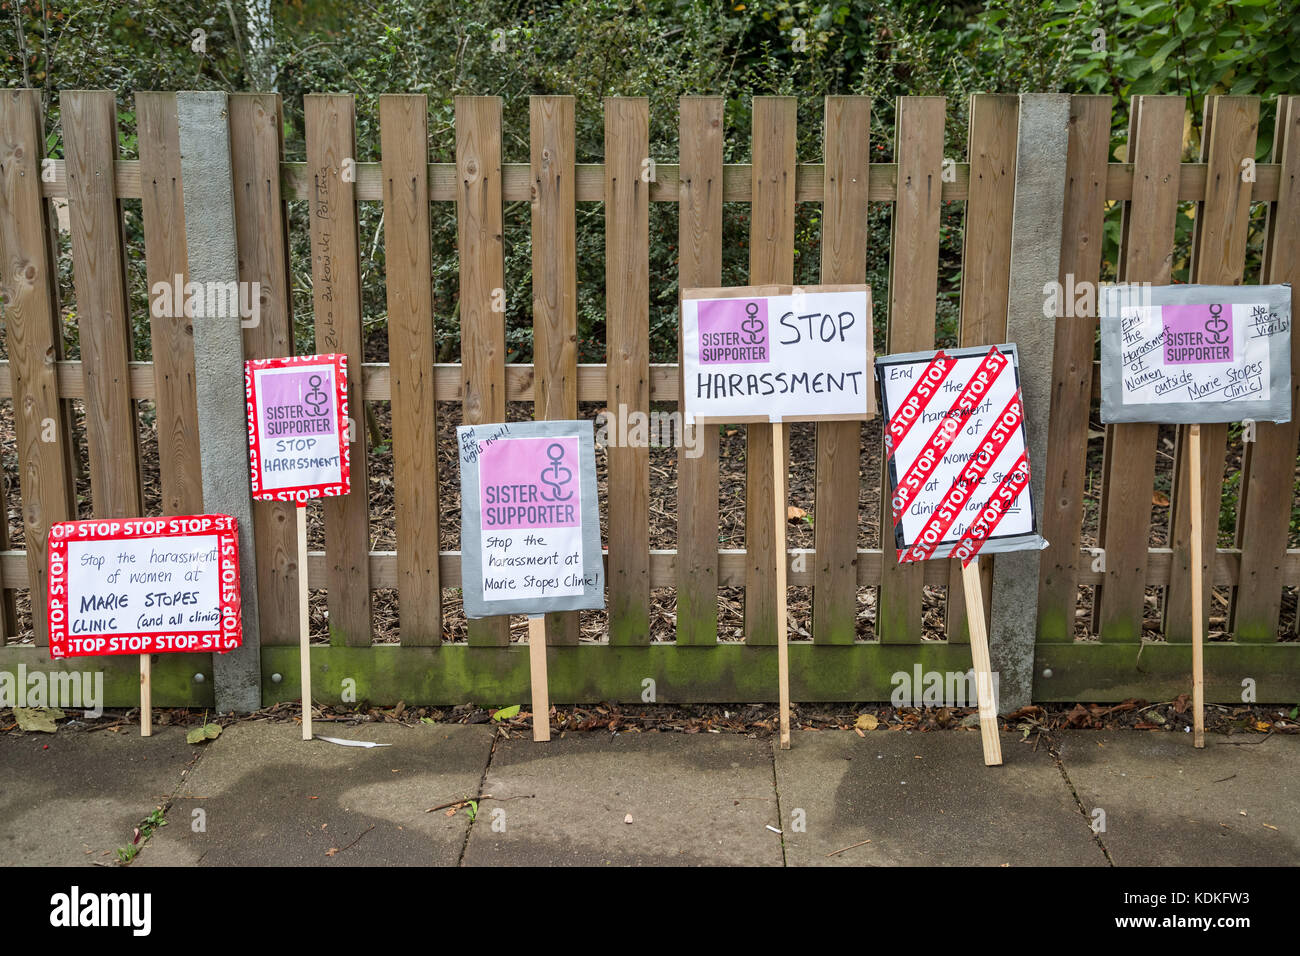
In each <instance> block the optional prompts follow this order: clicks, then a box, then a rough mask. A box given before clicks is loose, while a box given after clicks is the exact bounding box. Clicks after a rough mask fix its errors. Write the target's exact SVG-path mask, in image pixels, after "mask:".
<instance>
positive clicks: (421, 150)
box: [379, 94, 442, 645]
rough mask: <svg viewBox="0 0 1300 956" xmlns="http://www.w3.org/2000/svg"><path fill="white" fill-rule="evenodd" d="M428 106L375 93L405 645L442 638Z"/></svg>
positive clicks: (420, 98) (405, 97)
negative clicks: (376, 96)
mask: <svg viewBox="0 0 1300 956" xmlns="http://www.w3.org/2000/svg"><path fill="white" fill-rule="evenodd" d="M428 113H429V107H428V101H427V100H426V98H425V97H424V95H423V94H418V95H391V96H381V97H380V98H379V131H380V146H381V149H382V152H383V156H382V160H383V178H384V259H385V262H386V263H387V278H388V362H389V375H390V377H391V380H392V406H393V462H394V475H393V484H394V491H395V495H394V497H395V501H396V515H397V517H396V522H397V590H398V613H399V617H400V626H401V641H402V643H403V644H404V645H431V644H438V643H441V641H442V592H441V590H440V584H439V577H438V547H439V543H438V537H439V535H438V455H437V434H438V431H437V403H436V402H435V400H434V390H433V363H434V356H435V353H434V341H433V286H432V284H431V278H430V277H431V275H432V270H433V265H432V261H433V253H432V249H431V237H430V233H429V167H428V162H429V146H428V134H429V115H428Z"/></svg>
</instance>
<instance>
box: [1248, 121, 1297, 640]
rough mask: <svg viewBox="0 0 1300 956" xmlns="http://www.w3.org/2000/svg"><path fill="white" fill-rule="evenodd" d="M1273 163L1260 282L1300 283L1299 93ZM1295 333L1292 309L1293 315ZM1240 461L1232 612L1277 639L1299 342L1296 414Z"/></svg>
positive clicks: (1266, 430)
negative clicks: (1276, 172)
mask: <svg viewBox="0 0 1300 956" xmlns="http://www.w3.org/2000/svg"><path fill="white" fill-rule="evenodd" d="M1272 160H1273V162H1275V163H1279V164H1280V165H1281V167H1282V175H1281V177H1280V179H1279V181H1278V196H1277V202H1275V203H1273V204H1272V205H1271V206H1270V207H1269V211H1268V229H1267V234H1266V238H1265V241H1264V264H1263V269H1262V270H1261V271H1262V273H1263V274H1262V276H1261V279H1260V281H1262V282H1266V283H1273V282H1289V283H1291V285H1292V287H1293V288H1294V287H1295V286H1297V285H1300V252H1298V250H1300V96H1280V97H1278V101H1277V125H1276V129H1275V132H1274V139H1273V157H1272ZM1292 329H1293V331H1292V337H1293V339H1294V334H1295V333H1294V316H1293V318H1292ZM1255 428H1256V433H1255V440H1254V441H1253V442H1249V443H1247V444H1246V454H1245V460H1244V461H1243V463H1242V476H1241V491H1240V494H1241V504H1240V508H1239V511H1238V514H1239V520H1238V522H1237V547H1238V548H1240V549H1241V575H1240V577H1239V579H1238V586H1237V590H1236V595H1235V600H1234V602H1233V611H1232V631H1233V633H1234V634H1235V635H1236V639H1237V640H1238V641H1263V642H1271V641H1275V640H1277V628H1278V623H1279V620H1280V617H1281V612H1282V603H1281V602H1282V581H1283V576H1282V567H1283V563H1284V562H1285V561H1286V545H1287V530H1288V524H1289V522H1288V521H1286V520H1284V516H1286V515H1289V514H1290V513H1291V507H1292V501H1293V498H1294V494H1295V492H1294V490H1293V482H1294V480H1295V461H1296V443H1297V441H1298V440H1300V348H1297V347H1296V346H1295V345H1294V344H1292V346H1291V421H1289V422H1286V423H1284V424H1281V425H1279V424H1275V423H1274V422H1259V423H1258V424H1257V425H1256V426H1255Z"/></svg>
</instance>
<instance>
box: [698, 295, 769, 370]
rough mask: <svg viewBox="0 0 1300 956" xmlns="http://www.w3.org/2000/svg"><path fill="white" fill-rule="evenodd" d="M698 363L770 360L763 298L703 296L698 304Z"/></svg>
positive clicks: (723, 363)
mask: <svg viewBox="0 0 1300 956" xmlns="http://www.w3.org/2000/svg"><path fill="white" fill-rule="evenodd" d="M699 332H700V364H701V365H748V364H753V363H755V362H769V361H771V357H772V355H771V351H770V350H769V348H768V335H769V332H770V323H769V322H768V315H767V300H766V299H705V300H703V301H701V302H700V304H699Z"/></svg>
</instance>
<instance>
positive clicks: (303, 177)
mask: <svg viewBox="0 0 1300 956" xmlns="http://www.w3.org/2000/svg"><path fill="white" fill-rule="evenodd" d="M501 169H502V183H503V196H504V198H505V200H506V201H507V202H528V201H530V200H531V198H532V171H531V169H530V168H529V164H528V163H505V164H503V165H502V168H501ZM952 169H953V176H952V180H951V181H950V182H946V183H942V184H941V185H942V194H943V198H944V199H945V200H949V201H952V202H964V201H965V200H967V199H969V198H970V192H969V190H970V165H969V164H968V163H955V164H954V165H953V167H952ZM51 170H52V171H53V175H52V178H50V179H48V180H46V179H43V180H42V182H41V195H42V196H44V197H45V198H46V199H64V198H67V195H68V187H67V176H66V172H65V168H64V164H63V160H61V159H56V160H54V164H53V166H52V167H51ZM280 170H281V178H282V180H283V182H284V191H285V193H286V195H287V196H288V198H290V199H307V198H309V197H310V195H311V182H310V176H311V174H310V173H309V172H308V168H307V164H306V163H281V164H280ZM679 170H680V167H678V166H677V165H675V164H673V163H659V164H656V167H655V174H656V175H655V182H653V183H651V184H650V201H651V202H678V201H679V200H680V198H681V184H680V182H679V180H678V175H679ZM575 174H576V180H577V182H576V186H577V198H578V202H603V201H604V199H605V170H604V167H603V166H602V165H601V164H600V163H579V164H578V165H577V167H576V169H575ZM1255 174H1256V179H1255V190H1254V201H1255V202H1274V201H1276V199H1277V198H1278V190H1279V181H1280V179H1281V176H1282V168H1281V166H1280V165H1279V164H1277V163H1257V164H1256V165H1255ZM1133 175H1134V173H1133V164H1132V163H1110V164H1108V166H1107V169H1106V185H1105V191H1106V199H1107V201H1112V202H1119V201H1123V200H1128V199H1132V198H1133ZM114 177H115V179H116V182H117V195H118V198H119V199H139V198H140V191H141V188H140V164H139V162H138V161H136V160H132V159H123V160H118V161H117V163H116V164H115V170H114ZM751 177H752V169H751V167H750V165H749V164H748V163H727V164H726V165H725V166H724V167H723V172H722V190H723V201H724V202H749V201H750V200H751V199H752V198H753V192H752V185H753V184H752V182H751ZM822 180H823V172H822V168H821V164H819V163H800V164H799V166H798V167H797V169H796V171H795V198H796V199H798V201H799V202H821V201H822V200H823V199H824V198H825V194H824V193H823V188H822V187H823V182H822ZM455 181H456V164H455V163H430V164H429V198H430V199H431V200H432V201H434V202H454V201H455V199H456V186H455ZM1205 182H1206V167H1205V164H1204V163H1183V164H1182V167H1181V169H1180V170H1179V178H1178V199H1179V201H1180V202H1194V201H1199V200H1202V199H1204V198H1205ZM868 190H869V191H868V198H869V199H870V200H871V201H872V202H893V201H894V200H895V199H896V198H897V195H898V167H897V166H896V165H895V164H894V163H876V164H874V165H873V166H872V167H871V182H870V184H869V186H868ZM383 198H384V190H383V174H382V171H381V169H380V164H379V163H357V199H358V200H361V201H363V202H364V201H368V200H373V201H376V202H377V201H379V200H381V199H383Z"/></svg>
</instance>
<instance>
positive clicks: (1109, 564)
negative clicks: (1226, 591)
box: [1093, 96, 1185, 643]
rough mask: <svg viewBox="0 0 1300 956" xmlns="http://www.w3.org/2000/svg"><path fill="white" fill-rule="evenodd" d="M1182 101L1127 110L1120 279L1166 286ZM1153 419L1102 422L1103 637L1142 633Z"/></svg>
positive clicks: (1098, 613) (1155, 99)
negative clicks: (1127, 189) (1128, 172)
mask: <svg viewBox="0 0 1300 956" xmlns="http://www.w3.org/2000/svg"><path fill="white" fill-rule="evenodd" d="M1184 110H1185V103H1184V100H1183V98H1182V97H1181V96H1139V97H1135V98H1134V99H1133V104H1132V109H1131V112H1130V117H1129V131H1128V160H1129V161H1130V162H1132V163H1133V164H1134V170H1133V198H1132V199H1131V200H1129V202H1128V204H1127V205H1126V206H1125V207H1124V211H1123V214H1124V223H1123V231H1122V236H1121V239H1120V256H1119V272H1118V275H1119V278H1120V281H1122V282H1150V283H1153V284H1155V285H1167V284H1168V283H1169V279H1170V270H1171V263H1172V259H1173V253H1174V223H1175V220H1176V218H1177V215H1178V179H1179V173H1178V164H1179V158H1180V157H1181V154H1182V142H1183V117H1184ZM1156 435H1157V426H1156V425H1153V424H1150V423H1145V422H1139V423H1126V424H1120V425H1111V426H1108V427H1107V429H1106V438H1105V441H1106V447H1105V454H1104V460H1103V462H1102V479H1101V481H1102V484H1101V502H1100V512H1099V514H1100V517H1099V520H1098V530H1097V540H1098V542H1099V543H1100V545H1101V547H1102V550H1103V551H1104V552H1105V576H1104V578H1103V580H1102V584H1101V585H1100V586H1099V587H1098V589H1097V591H1096V597H1095V599H1094V602H1093V617H1094V623H1095V627H1096V629H1097V633H1098V635H1099V637H1100V638H1101V639H1102V640H1103V641H1120V642H1124V643H1132V642H1135V641H1138V640H1141V637H1142V617H1143V608H1144V606H1145V595H1146V578H1147V562H1148V557H1147V548H1148V539H1149V534H1150V528H1151V496H1152V492H1153V489H1154V487H1155V467H1156V462H1155V459H1156Z"/></svg>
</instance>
